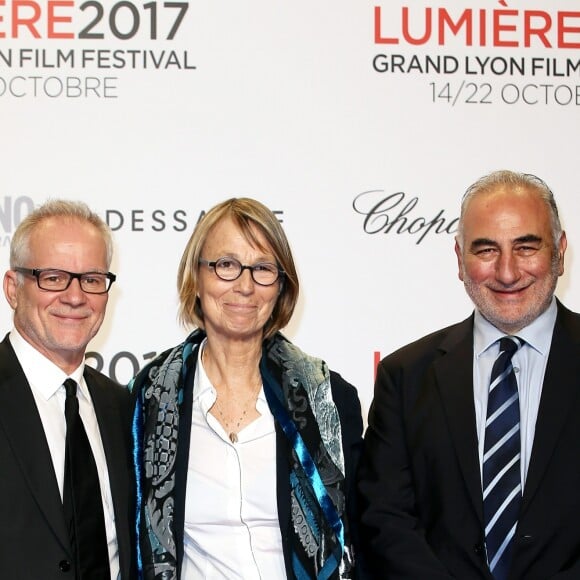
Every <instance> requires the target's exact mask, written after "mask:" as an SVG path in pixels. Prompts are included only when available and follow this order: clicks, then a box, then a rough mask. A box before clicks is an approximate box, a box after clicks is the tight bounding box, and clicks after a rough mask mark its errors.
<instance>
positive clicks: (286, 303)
mask: <svg viewBox="0 0 580 580" xmlns="http://www.w3.org/2000/svg"><path fill="white" fill-rule="evenodd" d="M226 218H230V219H231V220H233V222H234V223H235V224H236V225H237V226H238V227H239V228H240V231H241V232H242V234H243V235H244V236H245V238H246V239H247V240H248V242H249V243H250V244H252V245H253V246H255V247H257V248H259V249H260V250H265V249H266V248H263V247H262V244H260V243H259V241H258V240H257V238H256V235H255V232H254V229H253V228H256V229H257V230H258V231H259V232H260V233H262V234H263V236H264V238H265V239H266V241H267V242H268V244H269V245H270V246H271V248H272V251H273V253H274V256H275V258H276V262H277V265H278V267H279V268H280V269H281V270H283V271H284V274H283V275H282V276H281V277H280V279H279V280H278V283H279V284H280V293H279V295H278V300H277V301H276V305H275V306H274V310H273V311H272V315H271V317H270V318H269V320H268V322H267V323H266V325H265V327H264V338H268V337H270V336H272V335H273V334H275V333H276V332H277V331H278V330H280V329H281V328H284V327H285V326H286V325H287V324H288V322H290V318H291V317H292V314H293V312H294V308H295V306H296V302H297V301H298V293H299V283H298V275H297V273H296V267H295V265H294V259H293V257H292V252H291V250H290V244H289V243H288V239H287V238H286V234H285V233H284V230H283V228H282V226H281V224H280V222H279V221H278V219H277V217H276V215H275V214H274V213H273V212H272V211H271V210H269V209H268V208H267V207H266V206H265V205H263V204H262V203H260V202H259V201H256V200H255V199H251V198H247V197H241V198H232V199H228V200H226V201H224V202H222V203H219V204H218V205H216V206H214V207H213V208H212V209H210V210H209V211H208V212H207V213H206V214H205V215H204V216H203V217H202V218H201V220H200V221H199V222H198V224H197V226H196V227H195V229H194V231H193V233H192V234H191V237H190V238H189V241H188V242H187V245H186V246H185V250H184V252H183V255H182V257H181V262H180V264H179V269H178V274H177V290H178V293H179V304H180V306H179V320H180V321H181V323H182V324H184V325H193V326H198V327H199V328H204V321H203V311H202V308H201V303H200V300H199V297H198V289H199V259H200V258H201V251H202V249H203V246H204V244H205V242H206V240H207V239H208V237H209V235H210V233H211V230H212V229H213V227H214V226H215V225H216V224H217V223H218V222H220V221H222V220H224V219H226Z"/></svg>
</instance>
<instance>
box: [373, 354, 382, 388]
mask: <svg viewBox="0 0 580 580" xmlns="http://www.w3.org/2000/svg"><path fill="white" fill-rule="evenodd" d="M380 362H381V353H380V351H378V350H375V352H374V365H373V367H374V373H373V382H375V381H376V380H377V367H378V366H379V363H380Z"/></svg>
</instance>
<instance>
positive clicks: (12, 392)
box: [0, 337, 135, 580]
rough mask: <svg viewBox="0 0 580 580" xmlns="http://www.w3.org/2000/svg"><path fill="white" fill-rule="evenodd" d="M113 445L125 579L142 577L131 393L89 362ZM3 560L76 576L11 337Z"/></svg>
mask: <svg viewBox="0 0 580 580" xmlns="http://www.w3.org/2000/svg"><path fill="white" fill-rule="evenodd" d="M85 380H86V382H87V385H88V388H89V391H90V393H91V397H92V399H93V405H94V408H95V413H96V416H97V420H98V422H99V429H100V431H101V437H102V441H103V447H104V449H105V455H106V460H107V465H108V469H109V478H110V482H111V493H112V497H113V504H114V510H115V523H116V528H117V540H118V543H119V559H120V567H121V577H122V579H123V580H129V579H132V578H134V577H135V576H134V571H133V566H134V559H133V557H132V553H133V547H132V539H131V538H132V537H133V532H132V529H133V521H134V518H133V516H132V514H133V512H134V500H133V483H132V482H133V479H132V478H133V476H132V469H131V461H130V457H131V456H130V449H131V444H130V418H129V417H130V407H129V405H130V397H129V393H128V391H126V390H125V389H124V388H122V387H120V386H119V385H117V384H116V383H114V382H112V381H111V380H109V379H108V378H107V377H105V376H104V375H102V374H100V373H98V372H97V371H95V370H94V369H92V368H91V367H89V366H87V367H85ZM0 522H1V523H0V562H2V564H1V566H2V573H1V575H2V577H5V578H10V579H11V580H53V579H54V580H57V579H70V580H74V569H73V568H70V570H69V571H67V568H68V566H67V563H68V562H70V561H71V547H70V542H69V537H68V533H67V530H66V527H65V521H64V514H63V508H62V501H61V497H60V492H59V490H58V484H57V480H56V475H55V473H54V468H53V465H52V460H51V456H50V451H49V448H48V443H47V441H46V437H45V435H44V430H43V428H42V423H41V420H40V415H39V414H38V410H37V408H36V404H35V402H34V397H33V395H32V391H31V390H30V386H29V385H28V382H27V381H26V377H25V375H24V372H23V370H22V367H21V366H20V364H19V362H18V359H17V358H16V355H15V354H14V350H13V349H12V346H11V345H10V342H9V340H8V337H6V338H5V339H4V340H3V341H2V342H1V343H0Z"/></svg>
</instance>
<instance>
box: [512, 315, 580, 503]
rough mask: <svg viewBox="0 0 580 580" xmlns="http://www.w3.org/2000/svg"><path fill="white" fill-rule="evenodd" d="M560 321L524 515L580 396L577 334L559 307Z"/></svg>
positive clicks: (539, 422)
mask: <svg viewBox="0 0 580 580" xmlns="http://www.w3.org/2000/svg"><path fill="white" fill-rule="evenodd" d="M558 308H559V311H558V318H557V320H556V325H555V327H554V335H553V338H552V345H551V347H550V355H549V357H548V364H547V367H546V374H545V376H544V385H543V388H542V396H541V399H540V408H539V411H538V419H537V422H536V431H535V434H534V443H533V447H532V456H531V459H530V466H529V469H528V476H527V479H526V485H525V489H524V495H523V498H522V508H521V509H522V513H525V510H526V508H527V506H528V505H529V503H530V502H531V500H532V498H533V497H534V494H535V493H536V491H537V489H538V486H539V484H540V482H541V480H542V477H543V475H544V473H545V471H546V469H547V468H548V464H549V461H550V458H551V457H552V454H553V452H554V449H555V447H556V445H557V443H558V439H559V438H560V436H561V433H562V430H563V429H564V427H565V425H566V423H567V421H568V420H571V419H568V415H569V414H570V411H571V410H572V409H575V408H576V405H575V404H574V401H575V400H576V399H577V398H578V396H579V394H580V393H579V390H578V376H580V359H579V358H578V350H579V344H578V338H577V334H573V333H572V332H569V330H568V328H567V324H566V323H567V318H568V316H567V311H566V309H565V308H563V307H562V306H561V305H560V304H558Z"/></svg>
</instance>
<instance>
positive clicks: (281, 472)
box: [175, 371, 363, 578]
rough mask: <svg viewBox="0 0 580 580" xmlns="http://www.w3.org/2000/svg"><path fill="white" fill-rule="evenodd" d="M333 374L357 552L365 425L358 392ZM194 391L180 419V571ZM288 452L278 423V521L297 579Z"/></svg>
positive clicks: (288, 568) (291, 575)
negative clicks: (358, 476) (359, 468)
mask: <svg viewBox="0 0 580 580" xmlns="http://www.w3.org/2000/svg"><path fill="white" fill-rule="evenodd" d="M330 374H331V377H330V382H331V388H332V397H333V399H334V403H335V405H336V408H337V410H338V414H339V417H340V423H341V428H342V443H343V451H344V460H345V470H346V480H345V497H346V501H347V517H348V518H349V529H350V533H351V538H352V541H353V545H354V549H355V552H356V550H357V548H358V527H357V521H358V514H357V507H356V501H357V496H356V485H355V475H356V470H357V466H358V461H359V458H360V453H361V448H362V431H363V422H362V416H361V407H360V402H359V398H358V394H357V391H356V389H355V388H354V387H353V386H352V385H350V384H349V383H347V382H346V381H345V380H344V379H343V378H342V377H341V376H340V375H339V374H337V373H335V372H333V371H331V373H330ZM193 375H194V373H190V376H191V377H193ZM190 382H191V381H190ZM192 391H193V384H190V385H188V388H187V389H186V394H185V397H184V407H183V411H182V414H181V417H182V420H180V423H179V438H180V441H185V442H187V444H186V445H179V446H178V448H177V449H178V452H177V473H176V484H175V489H176V501H175V525H176V544H177V559H178V566H179V569H181V562H182V560H183V532H184V516H185V513H184V512H185V489H186V478H187V461H188V458H189V445H188V444H189V441H190V432H191V398H192ZM288 453H289V451H288V442H287V439H286V437H285V435H284V434H283V433H282V430H281V429H280V427H279V426H278V425H277V424H276V485H277V490H276V491H277V498H278V520H279V522H280V530H281V532H282V544H283V551H284V561H285V564H286V573H287V577H288V578H294V573H293V572H292V552H291V549H292V547H291V526H292V520H291V518H290V467H289V463H288V460H287V458H288ZM357 567H358V564H357ZM361 567H362V563H361ZM357 570H358V568H357ZM361 570H362V568H361ZM357 578H363V573H362V571H361V573H360V574H358V571H357Z"/></svg>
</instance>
